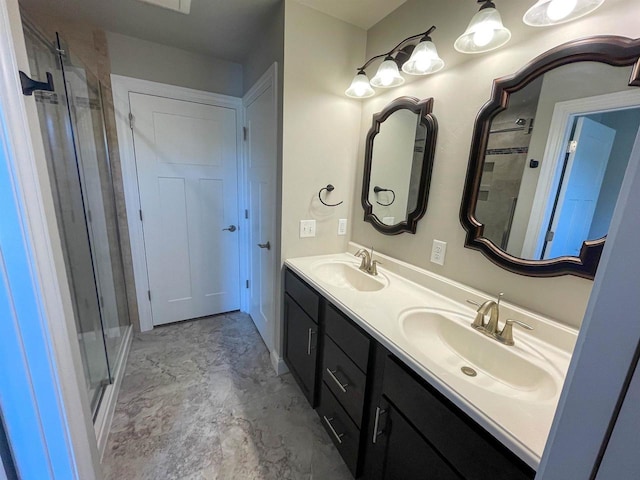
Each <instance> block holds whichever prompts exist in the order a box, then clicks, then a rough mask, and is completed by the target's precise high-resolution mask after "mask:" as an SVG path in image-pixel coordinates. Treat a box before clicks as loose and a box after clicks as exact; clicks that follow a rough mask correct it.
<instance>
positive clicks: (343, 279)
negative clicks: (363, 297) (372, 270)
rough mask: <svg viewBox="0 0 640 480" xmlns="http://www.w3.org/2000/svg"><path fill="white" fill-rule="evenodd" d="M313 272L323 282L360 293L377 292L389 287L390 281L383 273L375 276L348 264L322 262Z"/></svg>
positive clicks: (314, 267) (315, 266)
mask: <svg viewBox="0 0 640 480" xmlns="http://www.w3.org/2000/svg"><path fill="white" fill-rule="evenodd" d="M312 271H313V273H314V274H315V275H317V276H318V279H320V280H321V281H323V282H326V283H328V284H329V285H333V286H334V287H340V288H345V289H348V290H355V291H358V292H375V291H377V290H382V289H383V288H385V287H386V286H387V285H389V280H388V279H387V278H386V277H385V276H384V275H383V274H381V273H378V275H376V276H373V275H369V274H368V273H365V272H363V271H362V270H360V269H359V268H358V267H357V266H356V265H353V264H351V263H346V262H335V261H334V262H322V263H318V264H316V265H314V266H313V267H312Z"/></svg>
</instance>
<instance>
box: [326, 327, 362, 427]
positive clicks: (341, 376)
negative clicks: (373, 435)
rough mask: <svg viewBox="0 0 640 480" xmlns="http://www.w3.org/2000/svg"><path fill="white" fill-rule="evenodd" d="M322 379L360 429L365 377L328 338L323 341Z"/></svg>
mask: <svg viewBox="0 0 640 480" xmlns="http://www.w3.org/2000/svg"><path fill="white" fill-rule="evenodd" d="M322 378H323V380H324V382H325V383H326V384H327V387H328V388H329V390H331V392H333V394H334V395H335V397H336V398H337V399H338V401H339V402H340V404H341V405H342V406H343V407H344V409H345V410H346V411H347V413H348V414H349V416H350V417H351V419H352V420H353V421H354V422H355V423H356V425H357V426H358V428H360V427H361V424H362V407H363V404H364V389H365V385H366V381H367V377H366V376H365V374H364V373H362V371H361V370H360V369H359V368H358V367H357V366H356V364H355V363H353V362H352V361H351V360H350V359H349V357H347V356H346V355H345V354H344V352H343V351H342V350H340V348H339V347H338V346H337V345H336V344H335V343H334V342H333V341H332V340H331V339H330V338H328V337H325V340H324V366H323V370H322Z"/></svg>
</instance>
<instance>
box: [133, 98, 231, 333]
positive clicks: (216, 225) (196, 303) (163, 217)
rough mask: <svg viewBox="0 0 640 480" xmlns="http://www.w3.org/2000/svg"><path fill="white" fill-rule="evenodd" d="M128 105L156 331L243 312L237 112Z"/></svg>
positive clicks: (157, 102) (169, 103) (147, 102)
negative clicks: (166, 325) (160, 327)
mask: <svg viewBox="0 0 640 480" xmlns="http://www.w3.org/2000/svg"><path fill="white" fill-rule="evenodd" d="M129 98H130V106H131V113H132V114H133V117H134V126H133V138H134V149H135V155H136V166H137V173H138V185H139V189H140V205H141V207H142V218H143V231H144V244H145V250H146V260H147V270H148V275H149V286H150V296H151V309H152V313H153V324H154V325H160V324H164V323H170V322H176V321H179V320H185V319H189V318H197V317H203V316H207V315H213V314H216V313H221V312H226V311H231V310H236V309H238V307H239V288H240V285H239V266H238V265H239V258H238V232H237V224H238V223H237V222H238V198H237V188H238V186H237V148H236V138H237V137H236V114H235V111H234V110H232V109H229V108H223V107H216V106H211V105H204V104H199V103H193V102H186V101H182V100H174V99H169V98H163V97H157V96H151V95H142V94H137V93H131V94H130V96H129Z"/></svg>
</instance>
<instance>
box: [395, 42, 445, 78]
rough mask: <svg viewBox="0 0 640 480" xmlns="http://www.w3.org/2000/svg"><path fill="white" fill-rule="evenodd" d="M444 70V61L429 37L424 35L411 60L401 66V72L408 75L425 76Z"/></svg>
mask: <svg viewBox="0 0 640 480" xmlns="http://www.w3.org/2000/svg"><path fill="white" fill-rule="evenodd" d="M443 68H444V61H443V60H442V59H441V58H440V56H439V55H438V50H437V49H436V46H435V45H434V43H433V41H432V40H431V37H430V36H429V35H425V36H424V37H423V38H422V40H420V43H419V44H418V45H417V46H416V48H415V49H414V50H413V53H412V54H411V58H409V60H407V61H406V62H405V63H404V65H402V71H403V72H404V73H408V74H409V75H427V74H430V73H436V72H439V71H440V70H442V69H443Z"/></svg>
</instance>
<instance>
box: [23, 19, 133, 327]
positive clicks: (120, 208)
mask: <svg viewBox="0 0 640 480" xmlns="http://www.w3.org/2000/svg"><path fill="white" fill-rule="evenodd" d="M22 11H23V14H24V15H25V16H26V17H27V18H28V19H30V20H31V21H32V22H33V23H34V25H35V26H36V27H37V28H38V29H39V30H40V31H41V32H42V33H44V34H45V35H46V37H47V38H49V39H51V40H53V39H54V38H55V34H56V32H59V33H60V34H61V35H62V37H63V39H64V41H65V42H66V43H67V45H68V46H69V49H70V50H71V51H72V53H73V54H74V55H75V56H77V58H79V59H80V60H81V61H82V63H83V64H84V65H85V67H86V68H87V69H88V70H89V71H90V72H91V73H92V74H93V75H95V76H96V77H97V78H98V80H99V81H100V84H101V86H102V100H103V104H104V122H105V131H106V137H107V147H108V151H109V161H110V162H111V175H112V176H113V188H114V195H115V204H116V212H117V216H118V218H117V225H118V229H119V232H120V239H121V241H120V248H121V250H122V261H123V264H124V276H125V285H126V289H127V300H128V304H129V317H130V319H131V324H132V325H133V326H134V329H135V330H136V331H139V330H140V321H139V318H138V304H137V301H136V294H135V284H134V278H133V262H132V259H131V247H130V243H129V226H128V224H127V212H126V207H125V201H124V184H123V182H122V169H121V168H120V150H119V149H118V136H117V133H116V123H115V122H116V117H115V113H114V108H113V95H112V93H111V61H110V58H109V48H108V45H107V35H106V32H105V31H104V30H101V29H99V28H96V27H93V26H91V25H87V24H78V23H72V22H68V21H65V20H63V19H60V18H55V17H52V16H50V15H43V14H41V13H40V12H38V11H34V10H32V9H28V8H24V7H22ZM106 194H110V192H106ZM107 223H110V222H107ZM114 224H115V222H114Z"/></svg>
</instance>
